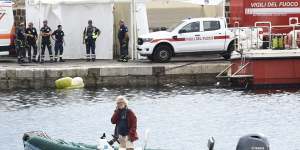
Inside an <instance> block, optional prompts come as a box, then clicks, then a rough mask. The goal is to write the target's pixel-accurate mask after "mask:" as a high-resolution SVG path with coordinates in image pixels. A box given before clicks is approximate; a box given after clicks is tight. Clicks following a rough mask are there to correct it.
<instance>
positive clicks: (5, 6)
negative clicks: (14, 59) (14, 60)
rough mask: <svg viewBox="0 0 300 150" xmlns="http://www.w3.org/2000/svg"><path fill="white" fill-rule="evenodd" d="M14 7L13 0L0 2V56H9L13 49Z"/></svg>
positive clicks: (0, 0)
mask: <svg viewBox="0 0 300 150" xmlns="http://www.w3.org/2000/svg"><path fill="white" fill-rule="evenodd" d="M12 5H13V2H12V1H11V0H0V56H1V55H9V50H11V49H12V48H13V40H14V36H15V35H14V34H15V31H14V16H13V8H12Z"/></svg>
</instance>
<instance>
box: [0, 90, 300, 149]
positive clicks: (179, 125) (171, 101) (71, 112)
mask: <svg viewBox="0 0 300 150" xmlns="http://www.w3.org/2000/svg"><path fill="white" fill-rule="evenodd" d="M118 95H126V96H127V97H128V99H129V100H130V101H129V105H130V108H132V109H133V110H134V112H135V113H136V115H137V117H138V132H139V135H140V140H139V141H138V142H137V143H136V145H139V146H142V145H143V143H144V135H145V134H144V132H145V130H149V131H150V132H149V138H148V144H147V145H148V147H151V148H164V149H174V150H193V149H197V150H200V149H201V150H205V149H207V148H206V143H207V139H208V138H209V137H210V136H213V137H214V138H215V139H216V149H217V150H230V149H231V150H234V149H235V146H236V144H237V141H238V139H239V137H241V136H243V135H245V134H248V133H263V134H264V135H265V136H266V137H267V138H268V139H269V142H270V146H271V150H300V119H299V116H300V109H299V108H300V91H294V92H285V91H276V92H267V93H264V94H261V93H260V94H257V93H255V92H252V91H236V90H232V89H222V88H215V87H185V86H180V87H178V86H176V87H173V86H166V87H160V88H139V89H133V88H132V89H124V88H100V89H78V90H65V91H57V90H14V91H8V92H4V91H2V92H0V150H22V149H23V145H22V140H21V138H22V135H23V133H24V132H27V131H36V130H42V131H45V132H46V133H48V134H49V135H50V136H51V137H53V138H61V139H65V140H66V141H73V142H84V143H88V144H95V143H96V140H97V138H99V137H100V136H101V134H102V133H103V132H106V133H107V135H109V134H111V133H112V132H113V130H114V127H113V125H111V123H110V117H111V115H112V112H113V110H114V109H115V102H114V98H115V97H116V96H118Z"/></svg>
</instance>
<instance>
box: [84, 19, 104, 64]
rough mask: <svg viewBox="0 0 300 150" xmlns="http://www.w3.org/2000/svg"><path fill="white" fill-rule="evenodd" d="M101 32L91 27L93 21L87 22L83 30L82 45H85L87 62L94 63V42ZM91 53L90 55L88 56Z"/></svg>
mask: <svg viewBox="0 0 300 150" xmlns="http://www.w3.org/2000/svg"><path fill="white" fill-rule="evenodd" d="M100 34H101V31H100V30H99V29H98V28H96V27H94V26H93V21H92V20H89V21H88V26H87V27H86V28H85V29H84V32H83V43H84V44H85V45H86V58H87V61H90V60H91V58H92V61H95V59H96V54H95V49H96V40H97V38H98V37H99V36H100ZM91 52H92V54H90V53H91Z"/></svg>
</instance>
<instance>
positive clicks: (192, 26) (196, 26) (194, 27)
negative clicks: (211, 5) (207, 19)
mask: <svg viewBox="0 0 300 150" xmlns="http://www.w3.org/2000/svg"><path fill="white" fill-rule="evenodd" d="M181 30H185V31H186V33H188V32H200V23H199V22H192V23H189V24H187V25H185V26H184V27H183V28H182V29H181Z"/></svg>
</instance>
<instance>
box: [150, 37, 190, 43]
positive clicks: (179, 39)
mask: <svg viewBox="0 0 300 150" xmlns="http://www.w3.org/2000/svg"><path fill="white" fill-rule="evenodd" d="M159 41H169V42H180V41H185V38H177V39H155V40H153V41H151V43H156V42H159Z"/></svg>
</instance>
